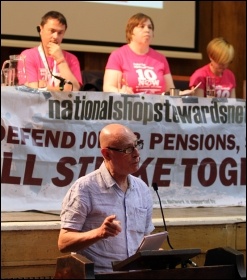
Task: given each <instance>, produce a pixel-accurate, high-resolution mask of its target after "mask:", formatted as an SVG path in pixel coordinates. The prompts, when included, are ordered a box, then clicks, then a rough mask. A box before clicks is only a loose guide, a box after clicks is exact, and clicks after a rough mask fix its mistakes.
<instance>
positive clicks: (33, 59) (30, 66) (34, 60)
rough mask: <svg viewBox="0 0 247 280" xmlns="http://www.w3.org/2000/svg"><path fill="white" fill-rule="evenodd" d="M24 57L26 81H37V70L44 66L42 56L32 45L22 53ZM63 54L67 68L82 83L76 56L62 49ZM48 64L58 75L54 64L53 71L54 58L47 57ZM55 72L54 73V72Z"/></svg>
mask: <svg viewBox="0 0 247 280" xmlns="http://www.w3.org/2000/svg"><path fill="white" fill-rule="evenodd" d="M21 54H22V55H24V56H25V57H26V58H25V65H26V74H27V81H28V82H29V83H32V82H37V81H38V70H39V68H46V67H45V65H44V63H43V61H42V58H41V56H40V53H39V50H38V47H34V48H31V49H26V50H24V51H23V52H22V53H21ZM63 55H64V58H65V60H66V61H67V63H68V65H69V68H70V70H71V72H72V73H73V75H74V76H75V77H76V79H77V81H78V82H79V83H80V85H82V74H81V69H80V63H79V60H78V59H77V57H76V56H75V55H74V54H72V53H69V52H67V51H64V50H63ZM47 61H48V65H49V68H50V70H51V71H52V73H53V75H58V76H59V75H60V73H59V70H58V67H57V66H56V70H55V71H53V67H54V59H53V58H52V57H49V56H48V57H47ZM54 72H55V73H54Z"/></svg>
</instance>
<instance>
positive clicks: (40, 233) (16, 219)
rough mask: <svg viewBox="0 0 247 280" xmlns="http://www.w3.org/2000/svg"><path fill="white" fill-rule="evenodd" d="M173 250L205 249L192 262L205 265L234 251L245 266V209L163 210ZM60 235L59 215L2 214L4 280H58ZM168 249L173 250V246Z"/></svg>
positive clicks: (157, 217) (158, 224)
mask: <svg viewBox="0 0 247 280" xmlns="http://www.w3.org/2000/svg"><path fill="white" fill-rule="evenodd" d="M163 211H164V216H165V221H166V225H167V229H168V232H169V239H170V243H171V244H172V247H173V248H174V249H184V248H200V249H201V252H202V254H200V256H198V257H195V258H194V259H193V260H194V261H195V262H196V263H197V264H198V265H199V266H200V265H203V264H204V261H205V253H206V251H207V250H209V249H212V248H216V247H226V246H229V247H231V248H233V249H236V250H238V251H240V252H242V253H243V254H244V257H245V265H246V207H226V208H225V207H224V208H176V209H173V208H169V209H163ZM153 222H154V225H155V228H156V229H155V231H156V232H159V231H163V230H164V224H163V219H162V215H161V211H160V209H154V212H153ZM59 229H60V217H59V212H43V213H42V212H36V211H28V212H2V213H1V233H2V234H1V244H2V250H1V278H2V279H4V278H5V279H7V278H8V279H9V278H26V279H27V278H32V277H39V278H40V279H42V278H43V279H49V278H53V276H54V273H55V268H56V260H57V257H59V256H63V255H65V254H61V253H60V252H59V251H58V248H57V239H58V234H59ZM163 248H164V249H170V248H169V246H168V243H167V242H165V243H164V244H163Z"/></svg>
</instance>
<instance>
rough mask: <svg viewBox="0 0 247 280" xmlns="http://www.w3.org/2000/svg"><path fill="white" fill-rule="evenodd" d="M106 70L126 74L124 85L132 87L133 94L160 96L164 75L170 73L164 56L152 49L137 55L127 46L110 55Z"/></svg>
mask: <svg viewBox="0 0 247 280" xmlns="http://www.w3.org/2000/svg"><path fill="white" fill-rule="evenodd" d="M106 69H113V70H118V71H121V72H122V73H123V74H126V76H125V77H126V80H127V81H126V85H128V86H129V87H132V88H133V92H134V93H138V92H146V93H153V94H161V93H162V92H164V91H165V80H164V75H166V74H169V73H170V68H169V64H168V62H167V59H166V57H165V56H163V55H162V54H160V53H158V52H157V51H155V50H154V49H152V48H149V51H148V53H146V54H144V55H138V54H136V53H134V52H133V51H132V50H131V49H130V47H129V46H128V45H124V46H122V47H120V48H119V49H117V50H115V51H113V52H112V53H111V54H110V56H109V59H108V62H107V64H106Z"/></svg>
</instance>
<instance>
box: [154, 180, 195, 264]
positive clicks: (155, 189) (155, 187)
mask: <svg viewBox="0 0 247 280" xmlns="http://www.w3.org/2000/svg"><path fill="white" fill-rule="evenodd" d="M152 187H153V189H154V191H155V192H156V194H157V196H158V199H159V204H160V210H161V214H162V218H163V223H164V227H165V230H166V231H168V230H167V226H166V222H165V217H164V213H163V208H162V205H161V200H160V196H159V193H158V185H157V183H153V184H152ZM167 242H168V245H169V246H170V248H171V249H174V248H173V247H172V245H171V243H170V239H169V235H168V236H167ZM187 263H188V264H190V265H191V266H193V267H197V264H196V263H195V262H193V261H192V260H191V259H188V260H185V261H183V262H182V263H181V265H182V267H186V264H187Z"/></svg>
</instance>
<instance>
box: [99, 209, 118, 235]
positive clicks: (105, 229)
mask: <svg viewBox="0 0 247 280" xmlns="http://www.w3.org/2000/svg"><path fill="white" fill-rule="evenodd" d="M115 219H116V215H111V216H108V217H106V218H105V220H104V222H103V223H102V225H101V226H100V227H99V235H100V237H101V238H108V237H109V236H116V235H118V234H119V233H120V232H121V230H122V229H121V226H120V222H119V221H116V220H115Z"/></svg>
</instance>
